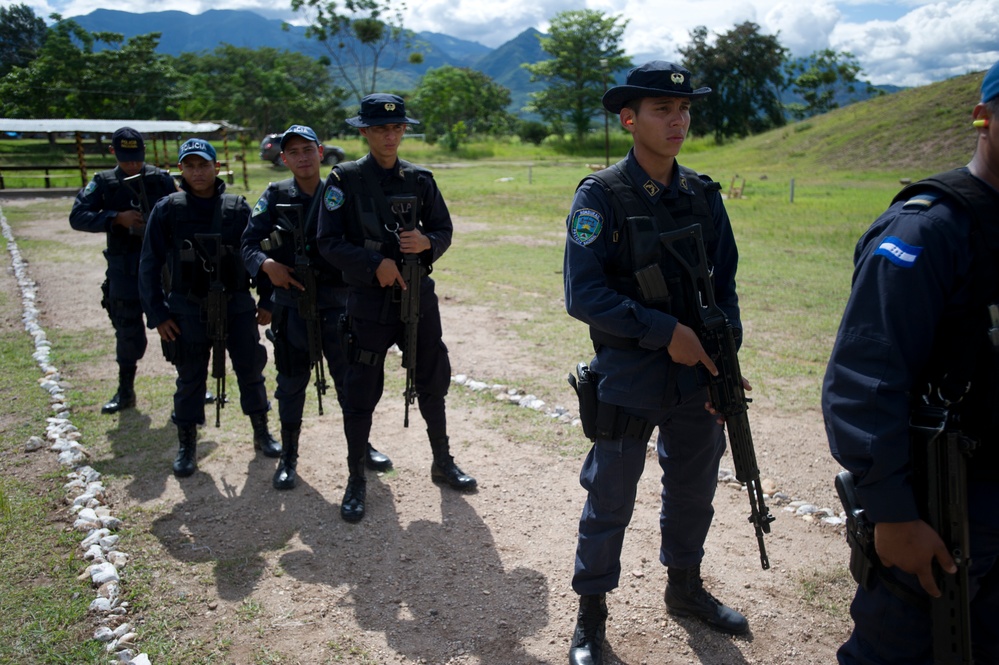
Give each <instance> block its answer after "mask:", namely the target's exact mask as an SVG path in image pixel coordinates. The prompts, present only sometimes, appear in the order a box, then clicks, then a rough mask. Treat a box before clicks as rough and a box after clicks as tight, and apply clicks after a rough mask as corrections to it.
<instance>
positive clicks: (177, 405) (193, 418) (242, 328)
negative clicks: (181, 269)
mask: <svg viewBox="0 0 999 665" xmlns="http://www.w3.org/2000/svg"><path fill="white" fill-rule="evenodd" d="M201 316H202V315H201V313H200V312H199V311H197V310H195V311H192V312H174V313H173V317H174V320H175V321H176V323H177V325H178V326H180V337H179V338H178V339H179V341H180V342H181V348H182V351H181V355H182V357H181V359H180V362H179V363H177V364H176V367H177V390H176V392H174V395H173V407H174V420H175V422H176V423H177V424H178V425H200V424H203V423H204V422H205V389H206V382H207V380H208V374H209V372H208V368H209V360H210V357H211V342H210V341H209V340H208V337H207V330H206V327H205V323H204V322H203V321H202V320H201ZM228 332H229V334H228V337H227V338H226V344H225V345H226V349H227V350H228V352H229V359H230V361H231V362H232V370H233V373H235V375H236V381H237V383H238V384H239V404H240V407H241V408H242V411H243V413H245V414H246V415H256V414H258V413H265V412H267V410H268V409H269V408H270V405H269V404H268V402H267V392H266V389H265V387H264V375H263V371H264V365H266V364H267V350H266V349H265V348H264V345H263V344H261V343H260V333H259V331H258V330H257V313H256V311H255V310H253V309H250V310H247V311H243V312H236V313H233V312H230V313H229V317H228ZM216 398H218V399H220V398H221V395H217V396H216Z"/></svg>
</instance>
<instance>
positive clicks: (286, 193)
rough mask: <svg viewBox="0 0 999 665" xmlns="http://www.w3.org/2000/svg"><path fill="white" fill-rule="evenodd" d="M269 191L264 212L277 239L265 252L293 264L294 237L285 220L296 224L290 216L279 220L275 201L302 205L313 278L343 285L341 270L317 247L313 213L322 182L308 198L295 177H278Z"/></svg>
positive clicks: (282, 261) (326, 283)
mask: <svg viewBox="0 0 999 665" xmlns="http://www.w3.org/2000/svg"><path fill="white" fill-rule="evenodd" d="M268 189H269V191H270V195H269V196H268V197H267V205H268V209H267V212H268V213H269V214H270V219H271V224H272V225H273V226H274V228H275V233H278V234H279V235H280V238H281V240H280V243H272V246H274V245H275V244H276V245H277V247H276V248H274V249H271V250H269V251H268V252H267V255H268V256H269V257H270V258H272V259H274V260H275V261H277V262H278V263H283V264H284V265H286V266H293V265H295V239H294V236H293V234H292V233H291V229H290V228H288V229H285V226H286V225H287V224H295V223H297V220H296V219H295V218H294V217H291V218H290V219H289V220H288V221H287V222H281V223H280V226H279V224H278V222H279V220H280V215H279V213H278V208H277V206H278V205H284V204H292V205H295V204H298V205H301V206H302V215H303V219H304V221H305V237H306V239H307V242H306V245H305V253H306V255H307V256H308V257H309V262H310V264H311V265H312V266H313V268H315V269H316V278H317V279H318V280H319V281H320V283H322V284H323V285H324V286H331V287H339V286H342V285H343V276H342V275H341V273H340V271H339V270H337V269H336V268H334V267H333V265H332V264H331V263H330V262H329V261H327V260H326V259H324V258H323V257H322V255H320V253H319V248H318V247H316V215H317V214H318V212H319V201H320V199H321V198H322V193H323V185H322V183H320V184H319V189H318V190H317V191H316V195H315V196H313V197H312V198H311V199H309V198H307V197H305V196H303V195H302V194H301V192H300V191H299V189H298V186H297V185H296V184H295V179H294V178H288V179H287V180H281V181H278V182H275V183H272V184H271V185H270V187H269V188H268Z"/></svg>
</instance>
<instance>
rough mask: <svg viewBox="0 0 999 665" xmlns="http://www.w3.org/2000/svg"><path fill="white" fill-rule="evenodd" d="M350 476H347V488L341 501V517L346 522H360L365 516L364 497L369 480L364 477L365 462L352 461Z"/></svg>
mask: <svg viewBox="0 0 999 665" xmlns="http://www.w3.org/2000/svg"><path fill="white" fill-rule="evenodd" d="M347 466H348V467H349V468H350V476H348V477H347V489H346V490H344V493H343V501H342V502H341V503H340V517H342V518H343V520H344V521H345V522H360V521H361V519H363V518H364V497H365V494H366V493H367V489H368V487H367V486H368V481H367V479H366V478H365V477H364V462H363V461H361V462H350V463H348V465H347Z"/></svg>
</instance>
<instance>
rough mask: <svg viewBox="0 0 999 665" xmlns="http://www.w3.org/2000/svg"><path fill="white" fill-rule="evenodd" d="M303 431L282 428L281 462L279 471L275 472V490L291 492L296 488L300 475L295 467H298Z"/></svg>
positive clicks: (296, 428)
mask: <svg viewBox="0 0 999 665" xmlns="http://www.w3.org/2000/svg"><path fill="white" fill-rule="evenodd" d="M300 433H301V429H300V428H298V427H295V428H285V426H284V425H282V426H281V461H280V462H278V468H277V471H275V472H274V489H276V490H290V489H294V488H295V481H296V480H297V479H298V473H297V472H296V471H295V467H296V466H298V435H299V434H300Z"/></svg>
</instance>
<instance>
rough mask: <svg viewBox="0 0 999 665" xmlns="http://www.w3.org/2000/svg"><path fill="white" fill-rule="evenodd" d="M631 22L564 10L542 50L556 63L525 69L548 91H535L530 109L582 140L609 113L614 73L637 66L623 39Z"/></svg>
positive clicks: (592, 12) (543, 41) (588, 11)
mask: <svg viewBox="0 0 999 665" xmlns="http://www.w3.org/2000/svg"><path fill="white" fill-rule="evenodd" d="M627 25H628V21H627V20H626V19H622V18H620V17H617V16H607V15H606V14H604V13H603V12H600V11H597V10H595V9H572V10H568V11H564V12H559V13H558V14H556V15H555V17H554V18H552V20H551V26H550V28H549V30H548V36H547V37H542V38H541V48H543V49H544V50H545V52H546V53H548V54H549V55H551V56H552V57H551V59H549V60H543V61H541V62H538V63H534V64H525V65H524V67H525V68H526V69H527V71H529V72H530V73H531V81H532V82H535V81H544V82H545V83H546V84H547V88H545V89H544V90H542V91H540V92H536V93H532V94H531V97H532V101H531V103H530V104H529V105H528V107H527V109H528V110H529V111H533V112H535V113H537V114H538V115H540V116H541V117H542V118H544V119H545V121H547V122H549V123H551V124H552V125H553V126H554V127H561V126H562V124H563V123H568V124H569V125H570V126H571V127H572V130H573V133H574V134H575V136H576V138H577V139H578V140H581V139H582V138H583V137H584V136H585V135H586V133H587V132H589V131H590V121H591V120H592V119H593V118H594V117H595V116H599V115H600V114H602V113H603V106H602V105H601V103H600V98H601V97H603V94H604V90H605V89H606V87H607V84H608V81H611V82H612V81H613V79H614V74H615V73H616V72H619V71H621V70H623V69H627V68H628V67H630V66H631V59H630V58H629V57H627V56H625V55H624V50H623V49H622V48H621V45H620V41H621V35H622V34H623V33H624V29H625V28H626V27H627Z"/></svg>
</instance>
